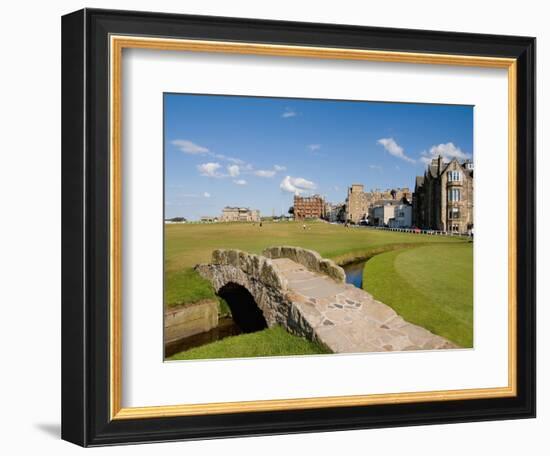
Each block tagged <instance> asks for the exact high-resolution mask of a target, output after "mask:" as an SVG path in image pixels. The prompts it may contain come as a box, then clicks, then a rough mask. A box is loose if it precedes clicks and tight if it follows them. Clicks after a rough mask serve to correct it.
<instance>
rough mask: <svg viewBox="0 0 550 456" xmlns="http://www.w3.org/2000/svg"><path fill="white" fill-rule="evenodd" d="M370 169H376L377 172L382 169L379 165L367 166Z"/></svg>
mask: <svg viewBox="0 0 550 456" xmlns="http://www.w3.org/2000/svg"><path fill="white" fill-rule="evenodd" d="M369 168H370V169H376V170H377V171H382V167H381V166H380V165H369Z"/></svg>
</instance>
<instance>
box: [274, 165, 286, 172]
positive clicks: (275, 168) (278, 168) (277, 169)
mask: <svg viewBox="0 0 550 456" xmlns="http://www.w3.org/2000/svg"><path fill="white" fill-rule="evenodd" d="M273 169H274V170H275V171H277V172H278V171H284V170H285V169H286V166H281V165H275V166H273Z"/></svg>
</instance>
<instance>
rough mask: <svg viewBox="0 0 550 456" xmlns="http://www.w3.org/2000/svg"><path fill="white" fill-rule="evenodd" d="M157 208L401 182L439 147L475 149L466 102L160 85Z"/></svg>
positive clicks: (281, 201) (206, 207)
mask: <svg viewBox="0 0 550 456" xmlns="http://www.w3.org/2000/svg"><path fill="white" fill-rule="evenodd" d="M164 135H165V137H164V139H165V151H164V153H165V215H166V217H175V216H183V217H186V218H188V219H190V220H196V219H198V218H200V217H201V216H202V215H210V216H215V215H220V213H221V210H222V208H223V207H224V206H246V207H250V208H253V209H259V210H260V211H261V214H262V215H272V214H273V213H275V214H277V215H278V214H280V213H281V212H282V211H283V212H285V213H286V211H287V210H288V208H289V207H290V206H291V205H292V200H293V196H294V194H301V195H309V194H315V193H317V194H320V195H323V196H325V197H326V198H327V200H328V201H331V202H343V201H344V200H345V198H346V190H347V187H348V186H350V185H351V184H352V183H362V184H364V185H365V188H366V189H367V190H370V189H375V188H380V189H386V188H392V187H409V188H410V189H411V190H414V179H415V176H416V175H421V174H423V173H424V169H425V166H426V162H429V161H430V159H431V158H432V157H435V156H437V155H439V154H441V155H443V156H444V158H446V159H447V160H450V159H451V158H453V157H457V158H459V159H461V160H462V159H466V158H473V107H472V106H455V105H453V106H450V105H429V104H409V103H376V102H364V101H360V102H357V101H332V100H307V99H285V98H260V97H232V96H211V95H186V94H165V95H164Z"/></svg>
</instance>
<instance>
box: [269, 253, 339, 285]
mask: <svg viewBox="0 0 550 456" xmlns="http://www.w3.org/2000/svg"><path fill="white" fill-rule="evenodd" d="M262 255H264V256H265V257H267V258H271V259H274V260H275V259H279V258H288V259H289V260H292V261H295V262H296V263H299V264H301V265H302V266H304V267H305V268H307V269H308V270H310V271H312V272H318V273H320V274H324V275H328V276H329V277H331V278H332V279H334V280H336V281H337V282H340V283H344V282H345V281H346V273H345V272H344V269H343V268H341V267H340V266H338V265H337V264H336V263H335V262H334V261H332V260H329V259H326V258H323V257H322V256H321V255H319V254H318V253H317V252H315V251H314V250H307V249H303V248H301V247H293V246H285V245H284V246H280V247H269V248H267V249H265V250H264V251H263V252H262Z"/></svg>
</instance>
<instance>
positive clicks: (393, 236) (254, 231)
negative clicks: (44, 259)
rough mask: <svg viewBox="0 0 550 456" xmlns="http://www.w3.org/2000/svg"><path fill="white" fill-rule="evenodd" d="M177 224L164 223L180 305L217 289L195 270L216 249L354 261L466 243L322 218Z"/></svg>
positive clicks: (171, 293)
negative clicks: (290, 249)
mask: <svg viewBox="0 0 550 456" xmlns="http://www.w3.org/2000/svg"><path fill="white" fill-rule="evenodd" d="M302 225H303V224H302V223H300V222H280V223H275V222H264V223H263V226H262V227H260V226H259V225H258V224H255V225H254V224H252V223H213V224H173V225H165V233H166V238H165V239H166V243H165V275H166V276H165V280H166V282H165V283H166V296H165V297H166V304H167V305H168V306H171V305H179V304H185V303H190V302H196V301H197V300H200V299H204V297H211V296H212V293H213V291H212V290H211V288H210V286H209V284H208V283H207V282H205V281H204V280H202V279H201V278H200V277H199V276H198V275H197V274H196V273H194V272H193V271H191V269H192V268H193V267H194V266H195V265H196V264H198V263H208V262H209V261H210V258H211V255H212V251H213V250H214V249H217V248H226V249H229V248H237V249H241V250H245V251H247V252H251V253H260V252H261V251H262V250H263V249H265V248H266V247H269V246H274V245H294V246H300V247H304V248H308V249H313V250H316V251H318V252H319V253H320V254H321V255H322V256H323V257H326V258H332V259H333V260H335V261H336V262H339V263H343V262H349V261H351V260H353V259H354V258H364V257H366V256H371V255H373V254H375V253H380V252H384V251H387V250H391V249H396V248H403V247H407V246H411V245H418V244H425V243H428V244H431V243H441V242H444V243H457V242H458V243H462V242H464V241H462V240H460V239H459V238H451V237H448V238H447V237H440V236H426V235H415V234H408V233H396V232H388V231H378V230H370V229H363V228H345V227H344V226H342V225H330V224H328V223H323V222H306V225H307V229H306V230H304V229H303V228H302Z"/></svg>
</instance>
